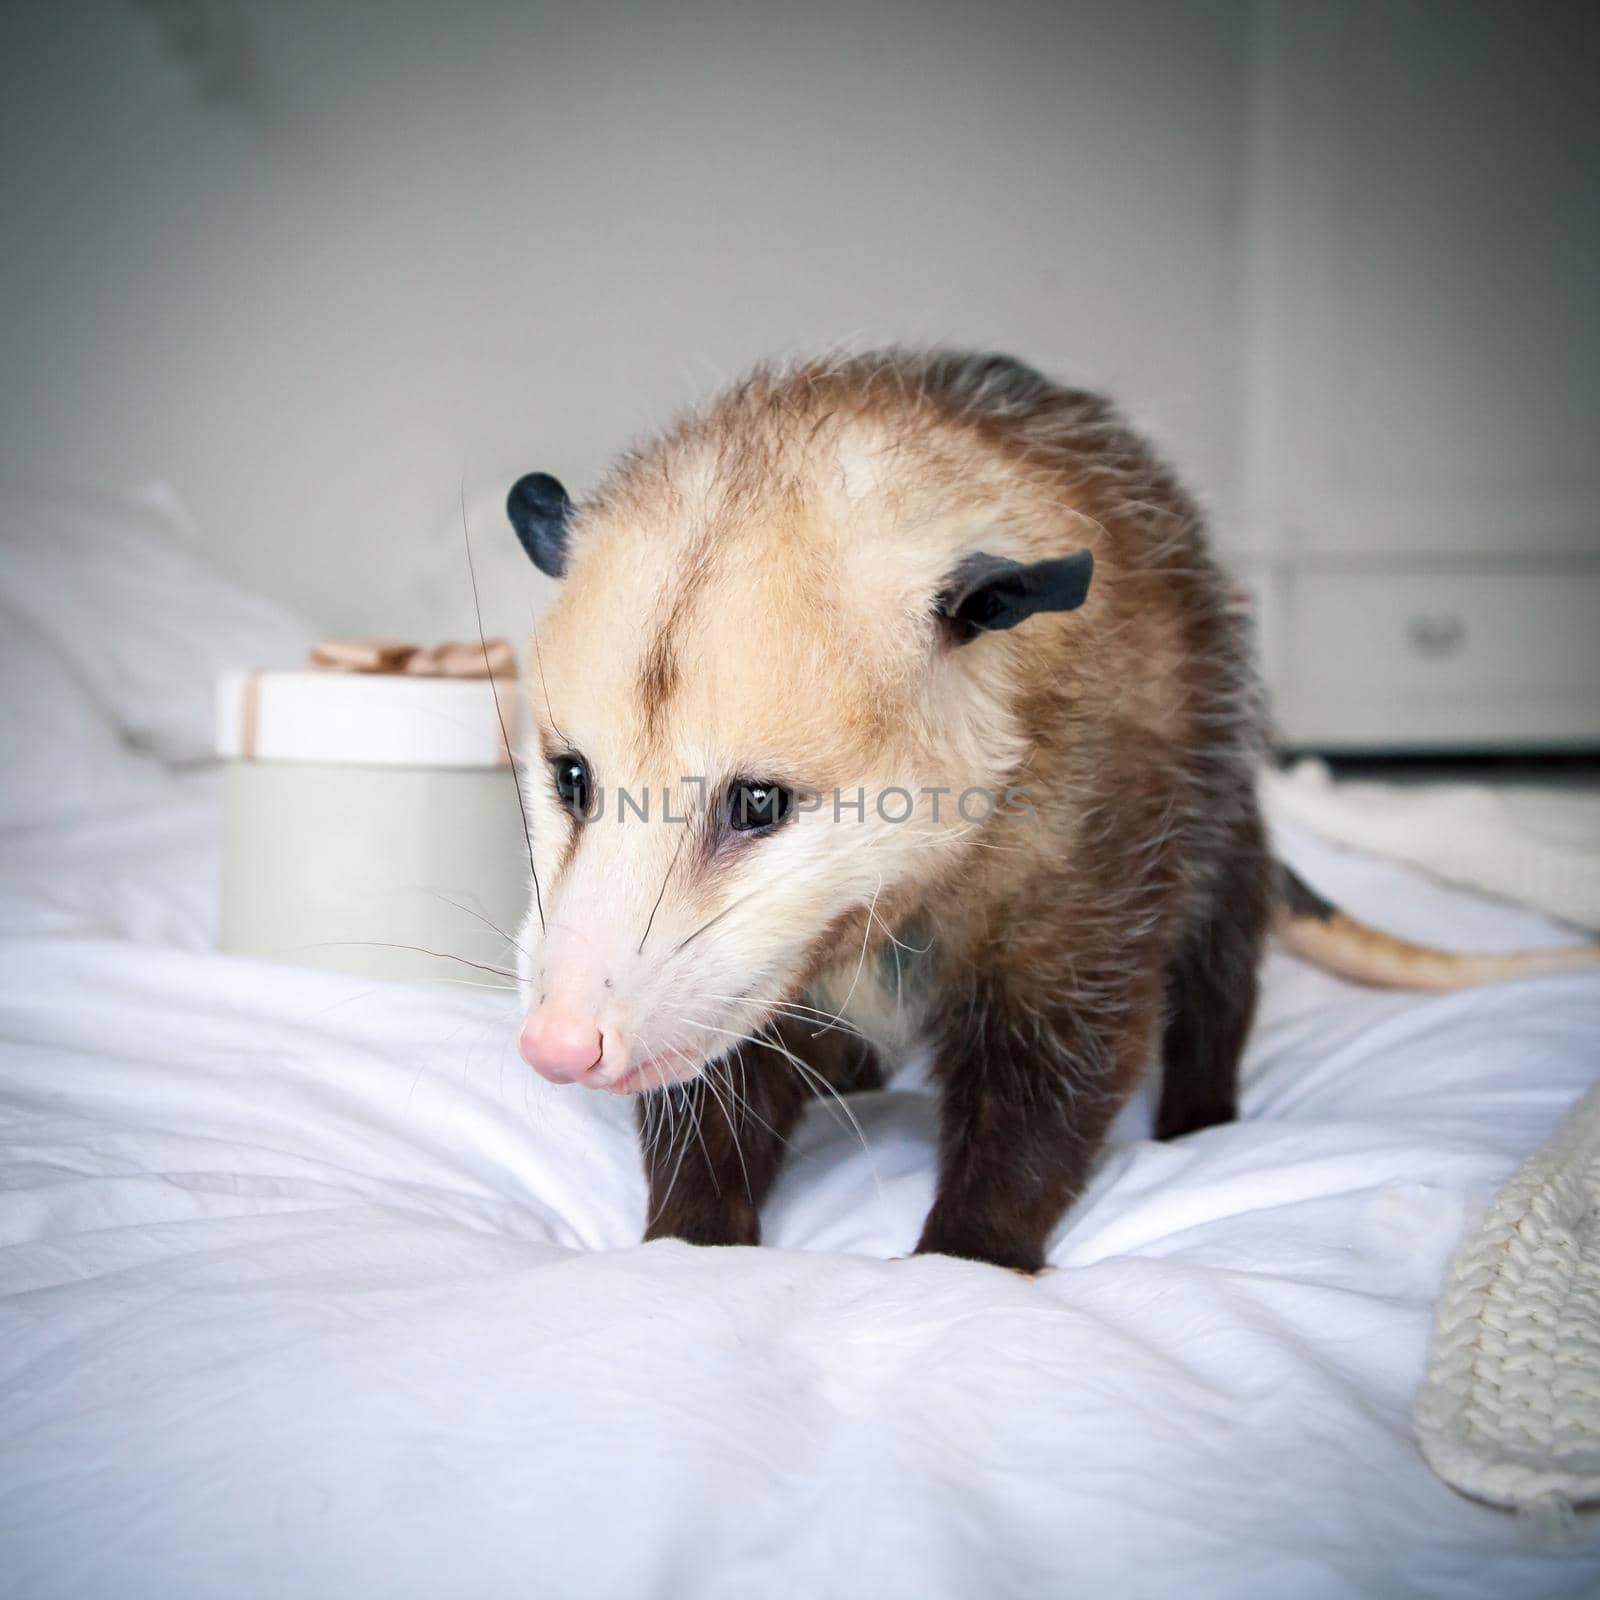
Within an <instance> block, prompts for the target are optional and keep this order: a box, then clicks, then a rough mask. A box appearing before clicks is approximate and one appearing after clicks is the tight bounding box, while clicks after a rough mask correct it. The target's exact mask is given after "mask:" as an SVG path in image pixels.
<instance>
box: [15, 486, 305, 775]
mask: <svg viewBox="0 0 1600 1600" xmlns="http://www.w3.org/2000/svg"><path fill="white" fill-rule="evenodd" d="M0 596H3V597H4V599H5V601H6V603H7V604H8V605H9V606H10V607H11V608H12V610H14V611H15V612H18V613H20V614H21V615H22V616H23V617H25V618H26V619H27V620H28V621H29V622H30V623H31V624H32V625H33V627H34V628H35V629H36V630H38V632H40V633H42V634H43V635H44V636H45V637H46V638H47V639H48V640H49V642H50V643H51V644H52V645H53V646H54V647H55V649H56V651H57V652H58V653H59V654H60V656H61V657H62V658H63V660H65V661H66V662H67V664H68V665H69V666H70V668H71V669H72V671H73V672H74V673H75V674H76V675H77V677H78V678H79V680H80V681H81V682H82V683H83V684H85V685H87V687H88V688H89V690H90V691H91V692H92V694H93V695H94V696H95V698H96V699H98V700H99V702H100V703H101V705H103V706H104V707H105V708H106V710H107V711H108V712H109V714H110V716H111V718H112V719H113V721H114V723H115V724H116V726H117V727H118V728H120V729H121V730H122V732H123V734H125V735H126V737H127V738H128V739H129V740H130V741H132V742H133V743H134V744H136V745H139V746H141V747H143V748H145V749H149V750H152V751H154V752H155V753H156V754H158V755H160V756H161V757H162V758H163V759H165V760H167V761H169V762H175V763H176V762H192V761H200V760H204V759H206V758H207V757H209V756H210V755H211V753H212V737H213V713H212V696H213V684H214V682H215V679H216V676H217V674H218V673H219V672H220V671H222V670H223V669H224V668H227V667H272V666H298V665H300V664H301V663H303V662H304V660H305V657H306V652H307V650H308V649H309V648H310V646H311V643H312V632H311V629H310V627H309V626H308V625H307V624H306V623H304V622H302V621H301V620H300V619H299V618H297V617H294V616H292V615H291V614H290V613H289V612H287V611H285V610H283V609H282V608H281V607H280V606H278V605H276V604H274V603H273V602H272V601H270V600H266V599H263V598H261V597H260V596H259V595H253V594H251V593H249V591H248V590H245V589H242V588H241V587H240V586H239V585H238V584H236V583H234V582H233V581H232V580H231V579H229V578H226V577H224V576H223V575H222V574H221V573H219V572H218V571H216V570H215V568H214V567H212V565H211V564H210V563H209V562H208V561H207V560H206V558H205V557H204V555H203V554H202V553H201V552H200V551H199V549H197V548H196V544H195V534H194V528H193V524H192V523H191V522H190V520H189V517H188V515H187V513H186V512H185V511H184V509H183V507H182V505H181V503H180V502H179V500H178V498H177V496H176V495H174V494H173V493H172V491H171V490H170V489H166V488H164V487H161V486H156V487H152V488H148V489H140V490H136V491H134V492H131V493H128V494H123V495H96V494H54V495H47V494H27V493H18V492H8V493H4V494H0ZM3 693H5V691H3V690H0V694H3Z"/></svg>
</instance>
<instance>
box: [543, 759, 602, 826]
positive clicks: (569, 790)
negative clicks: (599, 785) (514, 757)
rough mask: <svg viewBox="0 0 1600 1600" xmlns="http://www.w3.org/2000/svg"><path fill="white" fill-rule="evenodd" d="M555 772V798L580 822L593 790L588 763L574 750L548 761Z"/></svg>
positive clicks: (587, 807)
mask: <svg viewBox="0 0 1600 1600" xmlns="http://www.w3.org/2000/svg"><path fill="white" fill-rule="evenodd" d="M550 770H551V772H552V773H554V774H555V780H556V798H557V799H558V800H559V801H560V802H561V803H562V805H564V806H565V807H566V808H567V810H568V811H570V812H571V813H572V814H573V816H575V817H576V818H577V819H578V820H579V821H580V822H581V821H583V820H584V817H585V815H586V813H587V812H588V810H589V800H590V797H591V796H592V794H593V792H594V780H593V778H592V777H591V776H590V773H589V763H588V762H587V761H585V760H584V759H583V757H582V756H580V755H579V754H578V753H577V752H576V751H569V752H568V753H567V754H566V755H564V756H557V757H556V758H555V760H554V761H552V762H551V763H550Z"/></svg>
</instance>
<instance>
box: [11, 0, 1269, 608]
mask: <svg viewBox="0 0 1600 1600" xmlns="http://www.w3.org/2000/svg"><path fill="white" fill-rule="evenodd" d="M185 18H188V19H189V20H190V23H191V25H193V24H194V23H195V20H196V19H198V24H199V25H200V26H199V32H198V34H197V35H194V39H195V40H196V41H197V42H194V43H193V44H192V46H191V53H190V58H189V59H188V61H187V63H186V61H185V59H184V58H183V56H182V53H181V49H180V50H175V48H174V46H173V44H172V42H171V39H172V36H173V31H174V30H176V32H177V34H178V36H180V38H181V37H182V24H183V22H184V19H185ZM208 19H209V24H208ZM164 26H165V30H166V31H164ZM208 27H209V31H208ZM208 51H209V55H208ZM217 57H220V58H221V61H222V66H223V67H224V68H226V67H228V65H229V63H232V70H231V72H218V71H216V70H212V71H210V74H209V76H208V69H206V68H205V62H206V61H207V60H213V66H214V59H213V58H217ZM1249 57H1250V28H1249V16H1248V9H1247V7H1246V5H1245V4H1243V3H1242V0H1239V3H1219V4H1205V3H1195V0H1169V3H1145V0H1136V3H1130V0H1104V3H1096V4H1082V3H1071V4H1066V3H1056V4H1052V3H1049V0H1042V3H1036V4H1018V3H1015V0H990V3H986V4H984V5H982V6H972V5H966V4H929V3H925V0H923V3H912V0H871V3H864V4H852V3H840V0H809V3H770V0H768V3H760V0H756V3H745V4H733V3H717V0H695V3H690V4H669V3H659V4H648V3H643V0H640V3H635V4H624V3H616V0H611V3H595V4H568V5H554V4H531V3H526V0H524V3H504V4H501V3H491V0H477V3H470V4H455V5H446V4H427V3H415V0H403V3H402V0H337V3H319V0H300V3H285V0H233V3H229V0H211V3H209V4H207V3H205V0H145V3H144V4H143V5H138V4H132V3H113V0H74V3H70V4H58V3H53V0H39V3H33V4H17V3H14V0H12V3H8V4H6V5H5V6H4V7H3V8H0V218H3V227H4V243H3V246H0V476H3V477H4V478H7V479H11V480H16V479H24V480H28V481H34V482H38V481H69V482H74V483H81V482H96V483H115V482H118V481H125V480H130V479H141V478H149V477H152V476H160V477H163V478H166V479H168V480H170V481H171V482H172V483H173V484H175V485H176V486H177V487H178V489H179V490H180V491H181V493H182V494H183V495H184V496H185V497H186V498H187V499H188V500H189V502H190V503H191V504H192V506H193V508H194V509H195V511H196V512H197V514H198V516H199V519H200V521H201V523H202V525H203V527H204V529H205V531H206V534H207V536H208V538H209V539H210V540H212V541H214V543H215V547H216V549H217V551H218V552H219V554H220V556H221V558H222V560H223V561H224V563H225V564H226V566H227V567H229V568H230V569H231V570H232V571H234V572H235V573H237V574H239V575H240V576H242V577H244V578H246V579H248V580H249V581H251V582H252V583H255V584H258V585H260V586H261V587H263V588H265V589H267V590H269V591H270V592H272V593H274V594H276V595H278V596H280V597H281V598H283V599H285V600H288V601H290V602H292V603H294V604H296V605H298V606H300V607H302V608H304V609H305V610H307V611H309V612H310V613H312V615H313V616H314V617H315V618H316V619H317V620H318V621H319V622H320V623H322V624H323V625H324V626H325V627H328V628H330V629H337V630H341V631H344V630H352V631H353V630H363V629H365V630H383V631H394V630H397V629H400V630H405V629H420V630H423V631H430V632H431V631H435V630H437V631H445V632H448V631H452V630H454V631H456V632H460V631H462V630H464V629H468V628H470V626H471V610H470V602H469V598H468V591H467V588H466V579H465V570H464V564H463V561H462V557H461V545H460V533H459V525H458V523H457V521H456V503H457V496H458V491H459V486H460V484H461V483H462V480H463V478H464V479H465V482H466V485H467V490H468V495H469V500H470V503H471V506H472V514H473V525H474V531H475V536H476V544H477V547H478V549H479V550H480V552H481V555H482V559H481V562H480V567H481V569H482V570H483V573H484V576H485V578H486V582H487V587H488V588H489V590H490V591H491V593H490V595H489V597H488V604H487V606H486V610H487V612H488V615H489V620H490V623H491V626H499V627H503V628H508V629H512V630H516V631H520V630H521V626H522V624H523V622H525V618H526V603H527V602H526V598H525V597H526V596H527V595H528V594H530V593H531V592H532V590H533V586H534V580H532V579H531V578H529V577H528V576H527V575H526V572H525V568H524V566H523V564H522V562H521V558H520V555H518V554H516V553H515V552H514V548H513V547H512V545H511V541H510V537H509V534H508V533H507V532H506V530H505V527H504V522H503V519H502V517H501V515H500V512H499V509H498V507H499V502H500V500H501V498H502V496H503V493H504V489H505V487H506V486H507V484H508V483H509V482H510V481H511V480H512V479H513V478H514V477H515V476H516V475H517V474H518V473H520V472H522V471H524V470H528V469H531V468H535V467H540V468H544V469H547V470H551V471H554V472H556V473H557V474H559V475H560V476H562V477H563V478H564V479H566V480H567V481H568V483H569V486H570V487H572V488H574V489H575V490H580V491H581V489H582V487H583V485H584V483H585V482H586V481H588V480H589V479H590V478H591V476H592V475H593V474H594V472H595V471H596V469H597V468H598V466H599V465H600V463H602V462H603V461H604V460H605V459H606V458H607V457H608V456H609V455H610V454H611V453H612V452H613V451H614V450H616V449H617V448H618V447H619V446H620V445H621V444H623V443H624V442H625V441H626V440H627V439H628V438H630V437H631V436H633V435H635V434H636V433H638V432H640V431H641V430H643V429H645V428H647V427H648V426H650V425H651V424H652V423H653V422H654V421H656V420H659V419H660V418H662V417H663V416H664V415H665V414H666V413H667V412H669V411H670V410H671V409H672V408H674V407H675V406H677V405H679V404H680V403H682V402H684V401H686V400H688V399H691V398H693V397H695V396H698V395H700V394H703V393H704V392H706V391H707V390H708V389H709V388H711V387H712V386H713V385H714V384H715V383H716V382H717V381H718V380H719V379H720V378H722V377H724V376H727V375H729V374H731V373H732V372H734V371H736V370H737V369H739V368H740V367H741V366H742V365H744V364H745V363H747V362H749V361H751V360H752V359H754V358H756V357H759V356H762V355H770V354H774V353H783V352H788V351H795V350H801V349H807V348H810V347H814V346H819V345H823V344H826V343H829V342H831V341H836V340H840V339H851V340H855V341H858V342H859V341H869V340H872V341H875V340H880V339H888V338H899V339H908V340H923V339H926V340H935V339H936V340H941V341H947V342H949V341H953V342H963V343H971V344H976V345H983V346H991V347H1000V348H1009V349H1012V350H1014V351H1015V352H1017V353H1019V354H1022V355H1025V356H1026V357H1028V358H1030V359H1032V360H1033V361H1035V362H1037V363H1038V364H1040V365H1042V366H1044V367H1046V368H1047V369H1049V370H1051V371H1054V372H1058V373H1061V374H1066V375H1071V376H1072V377H1073V378H1075V379H1078V380H1081V381H1087V382H1089V383H1092V384H1099V385H1104V386H1108V387H1109V388H1111V389H1112V390H1113V391H1115V392H1116V393H1117V394H1118V395H1119V396H1121V397H1122V398H1123V399H1124V401H1125V402H1126V403H1127V404H1128V405H1129V406H1130V407H1131V408H1132V409H1134V410H1135V411H1136V412H1137V413H1138V414H1139V415H1141V416H1142V417H1143V418H1144V419H1145V420H1146V421H1147V422H1149V423H1151V424H1153V425H1154V426H1155V427H1156V428H1157V429H1158V431H1159V432H1160V433H1162V434H1163V435H1164V436H1165V437H1166V438H1167V439H1168V440H1169V441H1170V443H1171V444H1172V446H1173V447H1174V449H1175V450H1176V453H1177V454H1178V456H1179V457H1180V459H1181V461H1182V463H1183V464H1184V465H1185V466H1186V467H1187V468H1189V469H1190V471H1191V472H1192V474H1193V476H1194V477H1195V479H1196V480H1197V481H1198V483H1199V484H1200V485H1201V486H1202V487H1203V488H1204V489H1205V490H1206V491H1207V492H1208V493H1209V494H1210V495H1211V496H1212V497H1213V498H1215V499H1217V500H1218V501H1219V502H1220V503H1221V506H1222V507H1223V509H1224V510H1227V509H1228V508H1230V507H1232V506H1233V505H1234V503H1235V502H1236V500H1237V498H1238V496H1239V494H1240V473H1241V460H1242V454H1243V440H1242V437H1241V427H1242V418H1243V416H1244V406H1243V397H1242V393H1241V384H1242V381H1243V376H1244V366H1243V341H1242V339H1241V337H1240V334H1241V326H1242V317H1243V313H1242V308H1241V299H1240V296H1241V288H1240V285H1241V282H1242V277H1243V263H1244V255H1245V252H1246V249H1247V235H1246V230H1245V229H1244V227H1243V225H1242V217H1241V207H1242V203H1243V193H1242V191H1243V185H1244V182H1245V167H1246V162H1245V152H1246V149H1247V145H1248V136H1247V135H1248V130H1247V120H1248V114H1249V93H1248V73H1249ZM197 62H198V63H199V65H197V64H196V63H197ZM217 76H220V77H222V78H223V79H224V80H226V81H225V82H224V84H223V87H222V88H221V89H220V90H213V91H208V90H207V88H206V85H207V83H208V82H209V81H210V78H211V77H217Z"/></svg>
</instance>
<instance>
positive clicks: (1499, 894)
mask: <svg viewBox="0 0 1600 1600" xmlns="http://www.w3.org/2000/svg"><path fill="white" fill-rule="evenodd" d="M1261 797H1262V802H1263V804H1264V805H1265V807H1266V810H1267V814H1268V815H1269V816H1270V817H1271V818H1272V819H1273V820H1274V821H1284V820H1287V821H1290V822H1296V823H1299V824H1300V825H1301V826H1302V827H1305V828H1309V829H1310V830H1311V831H1312V832H1313V833H1317V834H1320V835H1321V836H1322V837H1323V838H1324V839H1328V840H1331V841H1332V842H1333V843H1334V844H1340V845H1344V846H1346V847H1347V848H1349V849H1353V850H1366V851H1370V852H1372V853H1374V854H1377V855H1381V856H1388V857H1389V858H1390V859H1391V860H1393V861H1403V862H1405V863H1406V864H1407V865H1409V866H1413V867H1419V868H1421V870H1422V871H1424V872H1428V873H1431V874H1432V875H1433V876H1434V877H1436V878H1440V879H1443V880H1444V881H1445V882H1446V883H1454V884H1459V885H1460V886H1461V887H1463V888H1466V889H1477V890H1479V891H1481V892H1483V893H1485V894H1491V895H1494V896H1495V897H1496V898H1497V899H1501V900H1509V901H1511V902H1512V903H1513V904H1515V905H1523V906H1531V907H1532V908H1533V909H1534V910H1536V911H1543V912H1544V913H1545V914H1546V915H1547V916H1552V917H1557V918H1559V919H1560V920H1561V921H1563V922H1569V923H1571V924H1572V925H1573V926H1574V927H1578V928H1588V929H1591V930H1596V929H1600V792H1596V791H1593V790H1585V789H1579V788H1557V787H1554V786H1549V785H1543V786H1541V785H1518V784H1474V783H1460V782H1454V783H1419V784H1394V783H1369V782H1340V783H1335V782H1334V781H1333V779H1332V778H1331V776H1330V775H1329V772H1328V768H1327V767H1326V765H1324V764H1323V763H1322V762H1320V761H1302V762H1300V763H1298V765H1296V766H1295V767H1294V769H1293V770H1292V771H1290V772H1286V773H1285V772H1275V771H1270V770H1269V771H1267V772H1265V773H1263V775H1262V780H1261Z"/></svg>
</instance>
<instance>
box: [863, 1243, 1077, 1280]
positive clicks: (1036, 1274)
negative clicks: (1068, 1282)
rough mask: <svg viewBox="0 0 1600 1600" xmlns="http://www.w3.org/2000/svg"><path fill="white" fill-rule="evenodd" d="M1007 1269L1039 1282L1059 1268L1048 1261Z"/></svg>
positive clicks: (899, 1258)
mask: <svg viewBox="0 0 1600 1600" xmlns="http://www.w3.org/2000/svg"><path fill="white" fill-rule="evenodd" d="M918 1253H919V1254H921V1255H929V1254H932V1253H933V1252H930V1251H926V1250H924V1251H919V1252H918ZM940 1253H941V1254H942V1253H943V1252H940ZM915 1259H916V1258H915V1257H914V1256H890V1257H889V1260H891V1261H912V1260H915ZM966 1259H972V1258H970V1257H968V1258H966ZM983 1264H984V1265H985V1266H992V1265H994V1263H993V1262H988V1261H986V1262H984V1263H983ZM1005 1270H1006V1271H1007V1272H1014V1273H1015V1274H1016V1275H1017V1276H1018V1277H1019V1278H1027V1279H1028V1280H1029V1281H1030V1282H1037V1281H1038V1280H1039V1279H1040V1278H1048V1277H1049V1276H1050V1274H1051V1273H1052V1272H1054V1271H1056V1270H1057V1269H1056V1268H1055V1267H1052V1266H1051V1265H1050V1264H1049V1262H1046V1263H1045V1264H1044V1265H1043V1266H1042V1267H1031V1268H1030V1267H1007V1268H1006V1269H1005Z"/></svg>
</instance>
